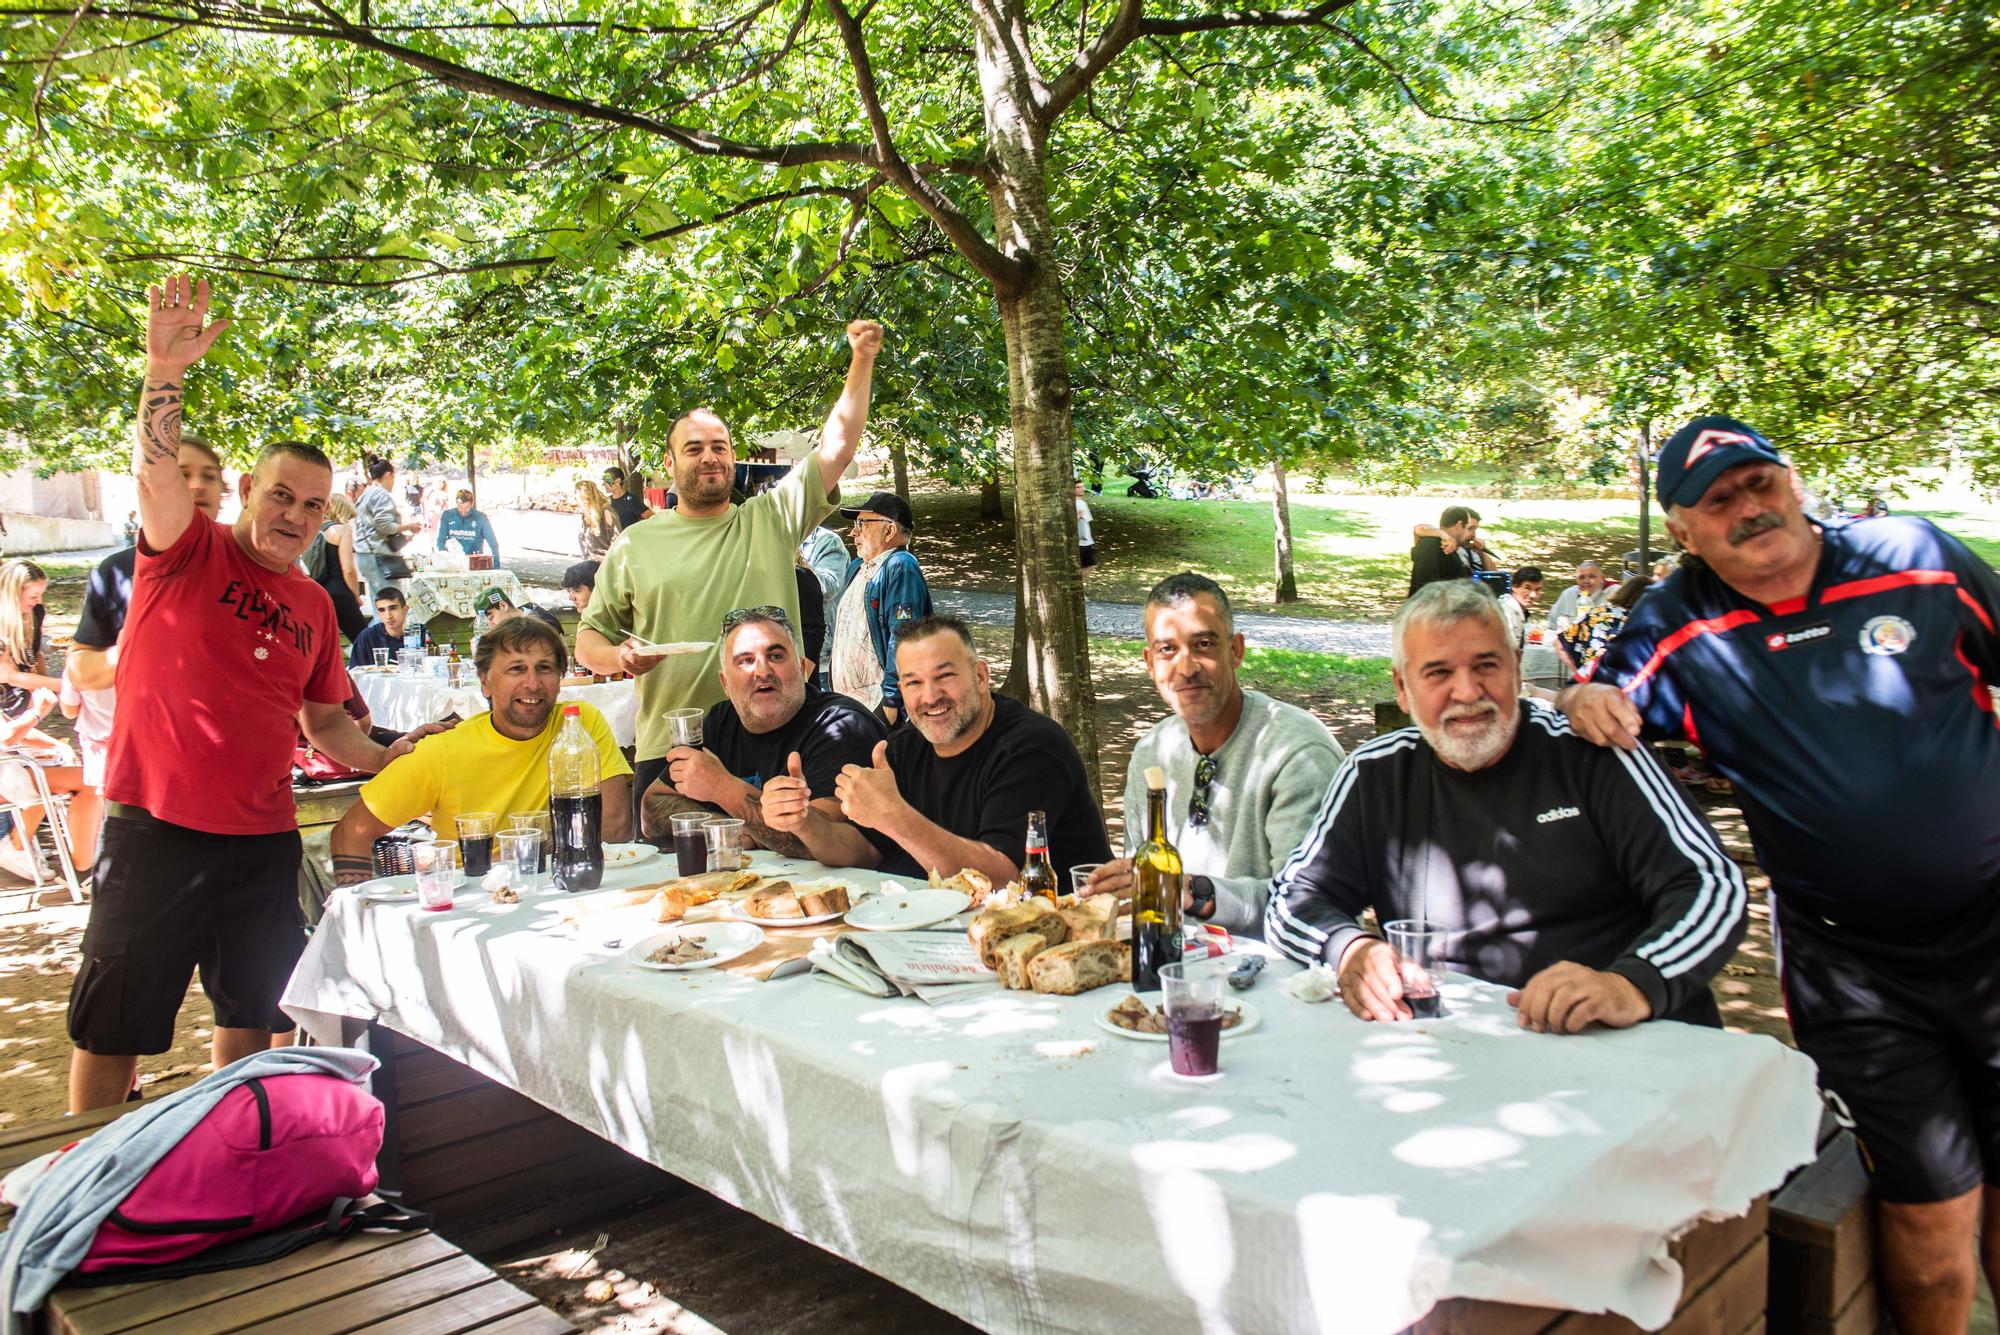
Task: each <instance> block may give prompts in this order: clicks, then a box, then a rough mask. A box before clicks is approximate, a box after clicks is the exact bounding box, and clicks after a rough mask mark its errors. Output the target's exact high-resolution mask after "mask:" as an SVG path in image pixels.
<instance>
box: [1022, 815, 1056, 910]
mask: <svg viewBox="0 0 2000 1335" xmlns="http://www.w3.org/2000/svg"><path fill="white" fill-rule="evenodd" d="M1021 885H1022V887H1023V888H1024V889H1026V890H1027V892H1028V893H1029V894H1031V895H1040V896H1041V897H1042V898H1044V899H1046V900H1048V901H1049V902H1050V903H1054V902H1055V899H1056V896H1057V895H1058V894H1059V893H1060V892H1059V890H1058V889H1057V886H1056V869H1055V868H1054V867H1052V866H1050V865H1049V818H1048V814H1047V813H1046V812H1041V811H1030V812H1029V813H1028V858H1027V861H1026V862H1024V863H1022V864H1021Z"/></svg>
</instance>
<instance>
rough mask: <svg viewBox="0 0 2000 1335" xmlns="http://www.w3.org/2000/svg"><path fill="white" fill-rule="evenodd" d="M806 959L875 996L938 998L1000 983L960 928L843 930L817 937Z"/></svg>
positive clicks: (816, 969) (824, 972) (826, 974)
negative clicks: (959, 930)
mask: <svg viewBox="0 0 2000 1335" xmlns="http://www.w3.org/2000/svg"><path fill="white" fill-rule="evenodd" d="M807 958H808V959H809V960H810V961H811V963H812V970H813V972H814V973H815V974H817V975H818V976H819V977H821V978H826V979H830V980H832V981H833V982H836V983H845V984H847V986H849V987H851V988H853V989H854V990H855V991H857V992H866V993H868V994H869V995H870V996H876V997H895V996H904V997H920V998H922V999H923V1000H925V1001H942V1000H950V999H952V998H955V997H960V996H963V995H964V992H963V991H962V989H964V988H965V987H967V986H971V985H975V984H980V983H985V984H988V985H991V986H998V984H999V982H1000V978H999V975H997V974H995V973H994V972H993V970H991V969H989V968H987V967H986V966H985V965H983V964H981V963H980V962H979V954H978V952H977V951H975V950H973V948H972V942H970V941H968V940H967V939H966V937H965V933H963V932H849V933H847V934H846V935H844V936H839V937H835V938H833V939H831V940H829V939H827V938H825V937H822V938H820V939H819V940H818V941H816V942H814V943H813V948H812V954H811V955H810V956H808V957H807Z"/></svg>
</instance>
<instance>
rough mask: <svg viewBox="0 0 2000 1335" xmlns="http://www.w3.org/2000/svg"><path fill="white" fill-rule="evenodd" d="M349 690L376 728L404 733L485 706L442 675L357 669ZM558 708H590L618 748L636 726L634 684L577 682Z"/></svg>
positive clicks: (475, 691)
mask: <svg viewBox="0 0 2000 1335" xmlns="http://www.w3.org/2000/svg"><path fill="white" fill-rule="evenodd" d="M351 675H352V676H353V678H354V685H355V689H357V690H358V691H360V692H361V698H362V699H363V700H365V701H367V702H368V713H369V717H370V718H371V719H373V720H374V722H375V724H376V726H378V727H383V728H393V729H395V730H396V731H398V732H408V731H409V730H410V729H411V728H415V727H420V726H422V725H423V724H426V723H437V722H439V721H441V720H443V719H447V718H451V717H453V716H454V715H455V716H457V717H458V718H461V719H469V718H472V717H474V716H475V715H478V714H484V713H485V712H486V711H487V709H488V707H489V705H488V702H487V699H486V697H485V696H484V695H482V694H481V693H480V690H479V687H478V685H477V684H476V683H475V684H473V685H470V686H454V685H452V684H451V683H450V682H449V681H446V680H445V679H444V678H443V677H431V676H423V675H417V676H405V675H403V674H402V673H400V672H376V671H373V670H368V671H357V672H354V673H352V674H351ZM560 698H561V700H562V702H563V703H564V704H573V703H582V704H588V705H593V706H595V707H596V709H597V711H598V712H599V713H600V714H603V715H604V720H605V722H607V723H609V724H610V725H611V732H612V735H613V736H615V737H616V738H617V739H618V745H620V746H631V745H632V744H633V740H634V738H635V737H636V735H637V732H638V726H639V686H638V683H637V682H635V681H632V680H630V679H627V680H624V681H601V682H587V681H586V682H579V683H575V684H571V685H566V686H564V687H563V688H562V695H561V697H560Z"/></svg>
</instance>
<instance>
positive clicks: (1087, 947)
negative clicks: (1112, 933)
mask: <svg viewBox="0 0 2000 1335" xmlns="http://www.w3.org/2000/svg"><path fill="white" fill-rule="evenodd" d="M1131 967H1132V952H1131V950H1130V948H1129V947H1127V946H1126V945H1125V944H1124V943H1122V942H1118V941H1071V942H1069V943H1068V944H1067V945H1060V946H1051V947H1049V948H1048V949H1047V950H1044V951H1041V952H1040V953H1038V954H1036V955H1035V956H1034V957H1033V958H1031V959H1030V960H1029V961H1028V981H1029V983H1030V984H1032V985H1033V987H1034V989H1035V991H1037V992H1049V993H1053V994H1054V995H1056V996H1063V997H1069V996H1075V995H1076V994H1077V993H1079V992H1088V991H1090V990H1091V989H1092V988H1094V987H1103V986H1104V985H1105V984H1107V983H1116V982H1119V981H1121V980H1122V979H1127V978H1130V977H1131V976H1132V975H1131Z"/></svg>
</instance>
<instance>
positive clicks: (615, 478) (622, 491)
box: [604, 468, 653, 532]
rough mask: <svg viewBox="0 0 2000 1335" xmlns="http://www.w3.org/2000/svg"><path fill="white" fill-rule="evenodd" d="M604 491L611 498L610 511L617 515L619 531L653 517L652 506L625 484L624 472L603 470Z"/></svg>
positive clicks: (613, 469)
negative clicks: (635, 494)
mask: <svg viewBox="0 0 2000 1335" xmlns="http://www.w3.org/2000/svg"><path fill="white" fill-rule="evenodd" d="M604 492H605V494H606V495H607V496H609V497H610V498H611V513H612V514H613V515H615V516H617V519H618V527H619V530H620V531H621V532H622V531H623V530H625V529H628V528H630V527H632V525H634V524H636V523H638V522H639V521H640V520H642V519H650V518H652V517H653V511H652V508H651V507H650V506H648V505H647V504H646V502H645V501H644V500H642V499H641V498H639V497H637V496H634V495H633V494H632V492H631V490H630V489H629V488H628V487H627V486H626V481H625V474H623V473H621V472H619V471H618V470H617V469H615V468H607V469H605V470H604Z"/></svg>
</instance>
